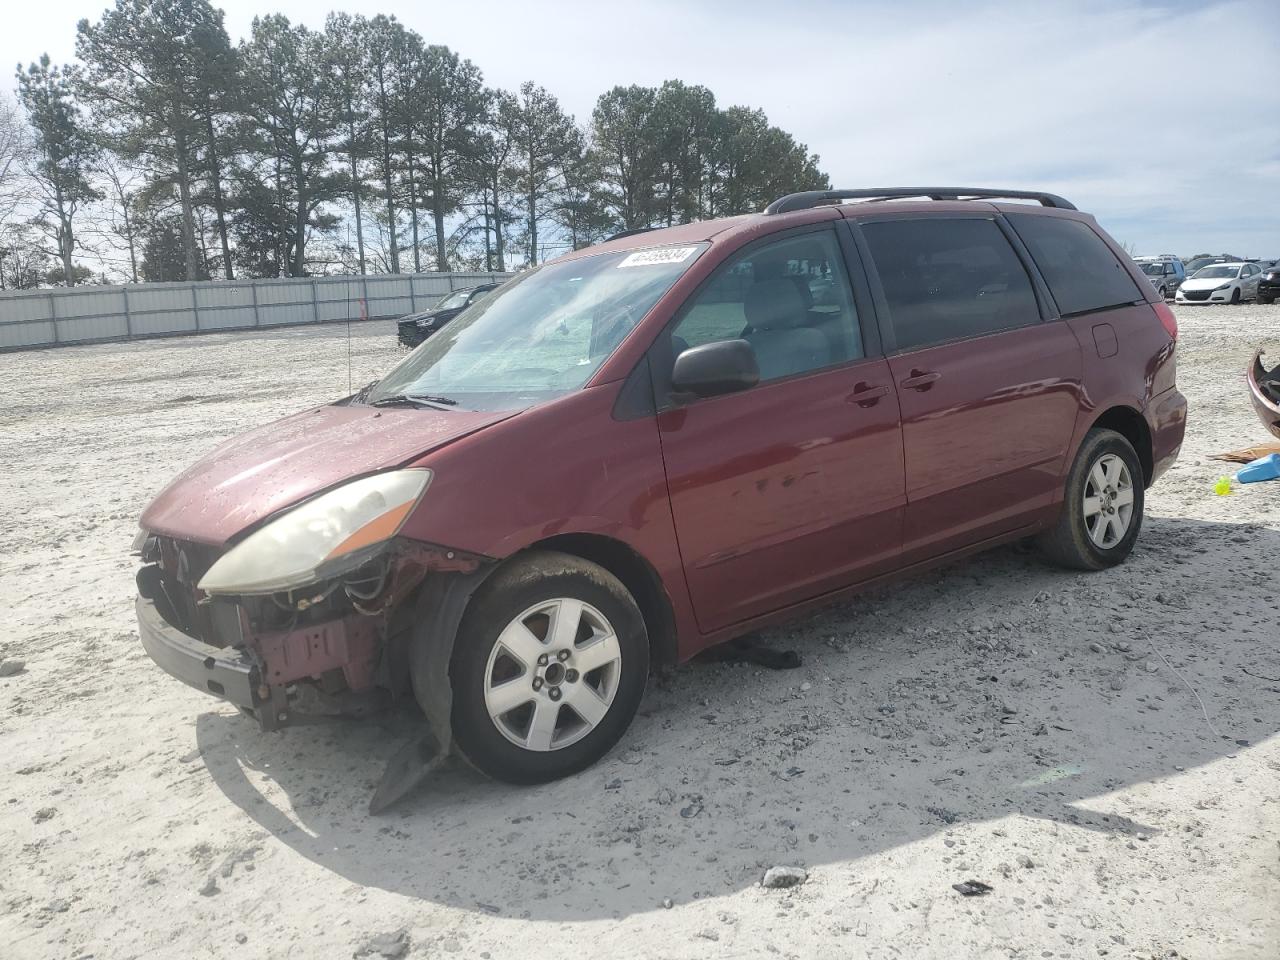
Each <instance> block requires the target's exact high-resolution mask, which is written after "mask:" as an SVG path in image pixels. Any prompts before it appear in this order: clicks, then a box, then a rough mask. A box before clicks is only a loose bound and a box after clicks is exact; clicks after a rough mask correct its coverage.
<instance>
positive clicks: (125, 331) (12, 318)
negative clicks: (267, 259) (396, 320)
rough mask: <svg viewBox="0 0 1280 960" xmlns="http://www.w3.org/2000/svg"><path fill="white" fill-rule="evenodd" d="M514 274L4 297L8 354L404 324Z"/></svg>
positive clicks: (0, 303)
mask: <svg viewBox="0 0 1280 960" xmlns="http://www.w3.org/2000/svg"><path fill="white" fill-rule="evenodd" d="M509 276H510V274H507V273H488V272H485V273H414V274H378V275H376V276H370V277H303V278H299V279H293V280H208V281H200V282H195V283H142V284H127V285H124V286H119V287H87V286H86V287H57V288H52V289H47V290H13V291H0V351H4V350H22V349H26V348H30V347H47V346H59V345H63V344H72V343H94V342H100V341H104V340H129V339H135V338H140V337H164V336H176V335H181V334H191V333H204V332H209V331H228V330H246V329H248V330H252V329H255V328H262V327H281V326H288V325H291V324H300V323H324V322H327V321H334V320H346V319H348V318H350V319H352V320H359V319H364V318H370V319H376V318H379V317H396V316H400V315H402V314H406V313H412V312H413V311H415V310H426V309H428V308H429V307H431V306H432V305H433V304H434V303H436V302H437V301H438V300H439V299H440V298H441V297H443V296H445V295H446V294H448V293H449V292H450V291H452V290H462V289H464V288H466V287H474V286H475V285H476V284H479V283H487V282H489V281H501V280H504V279H506V278H507V277H509Z"/></svg>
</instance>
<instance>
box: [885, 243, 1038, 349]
mask: <svg viewBox="0 0 1280 960" xmlns="http://www.w3.org/2000/svg"><path fill="white" fill-rule="evenodd" d="M862 231H863V234H864V236H865V237H866V239H867V244H868V245H869V246H870V247H871V257H872V259H873V260H874V261H875V265H876V271H877V272H878V273H879V275H880V283H881V285H882V286H883V287H884V295H885V300H886V301H887V302H888V305H889V316H890V319H891V320H892V322H893V331H894V335H895V336H896V338H897V341H898V349H899V350H915V349H918V348H921V347H926V346H929V345H931V344H935V343H944V342H946V341H948V340H958V339H964V338H968V337H980V336H985V335H986V334H990V333H998V332H1000V331H1001V330H1012V329H1014V328H1016V327H1025V326H1027V325H1028V324H1031V323H1038V322H1039V321H1040V309H1039V307H1038V305H1037V304H1036V296H1035V292H1034V291H1033V290H1032V288H1031V279H1030V278H1029V277H1028V276H1027V271H1026V269H1025V268H1024V267H1023V266H1022V261H1020V260H1019V259H1018V255H1017V254H1016V253H1014V251H1013V248H1012V247H1011V246H1009V241H1008V240H1006V239H1005V236H1004V234H1003V233H1002V232H1001V230H1000V228H999V227H998V226H997V225H996V224H995V222H994V221H991V220H963V219H955V218H938V219H936V220H930V219H911V220H887V221H883V222H880V223H867V224H864V225H863V227H862Z"/></svg>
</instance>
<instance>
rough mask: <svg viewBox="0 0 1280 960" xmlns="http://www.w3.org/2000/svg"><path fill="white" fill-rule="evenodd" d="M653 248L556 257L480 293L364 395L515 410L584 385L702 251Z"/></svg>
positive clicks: (695, 246) (698, 246)
mask: <svg viewBox="0 0 1280 960" xmlns="http://www.w3.org/2000/svg"><path fill="white" fill-rule="evenodd" d="M706 246H707V245H706V244H705V243H694V244H686V245H682V246H667V247H651V248H648V249H644V250H631V251H621V252H618V253H601V254H596V255H595V256H589V257H580V258H578V259H575V260H562V261H556V262H552V263H548V264H544V265H543V266H541V267H538V268H536V269H533V270H530V271H528V272H527V273H525V274H523V275H522V276H520V277H518V278H516V279H515V280H513V281H511V282H510V283H507V284H504V285H503V286H501V287H499V288H498V289H497V290H494V291H492V292H491V293H489V294H488V295H487V296H484V297H482V298H480V299H479V300H478V301H477V302H475V303H473V304H472V305H471V307H470V308H468V309H467V310H466V311H464V312H463V313H462V314H460V315H459V317H458V319H457V320H455V321H453V322H452V323H450V324H449V325H448V326H446V327H444V329H443V330H441V331H440V332H439V333H437V334H436V335H435V336H433V337H431V338H429V339H428V340H427V341H426V342H425V343H423V345H422V346H420V347H419V348H418V349H417V350H415V351H414V352H413V353H411V354H409V356H408V357H406V358H405V359H404V360H403V361H401V362H400V363H399V364H398V365H396V366H395V367H393V368H392V370H391V372H390V373H388V374H387V375H386V376H385V377H384V378H383V379H382V380H380V381H378V383H377V384H375V385H374V387H373V388H372V390H370V391H369V393H368V394H367V395H366V396H365V400H366V402H369V403H377V402H379V401H382V400H387V399H389V398H391V397H396V396H418V397H430V398H433V399H434V400H435V401H441V402H443V403H445V404H448V405H452V406H457V407H459V408H461V409H468V410H518V409H522V408H524V407H529V406H532V405H533V404H535V403H541V402H543V401H546V400H551V399H554V398H556V397H558V396H562V395H563V394H566V393H570V392H572V391H574V390H578V389H580V388H581V387H582V386H584V385H585V384H586V382H587V381H588V380H589V379H591V375H592V374H594V373H595V372H596V370H598V369H599V368H600V365H601V364H602V363H604V361H605V359H606V358H607V357H608V356H609V354H611V353H612V352H613V351H614V349H615V348H617V346H618V344H620V343H622V340H623V338H624V337H626V335H627V334H628V333H630V332H631V331H632V330H633V329H634V328H635V326H636V324H638V323H639V322H640V319H641V318H642V317H643V316H644V315H645V314H646V313H648V312H649V310H650V308H652V307H653V305H654V304H655V303H657V301H658V298H659V297H661V296H662V295H663V294H664V293H666V292H667V291H668V290H669V289H670V288H671V285H672V284H674V283H675V282H676V280H677V279H678V278H679V277H680V275H681V274H683V273H684V272H685V271H686V270H687V269H689V267H690V266H691V265H692V264H693V262H694V261H695V260H696V259H697V258H698V257H699V256H700V255H701V254H702V252H703V251H704V250H705V249H706Z"/></svg>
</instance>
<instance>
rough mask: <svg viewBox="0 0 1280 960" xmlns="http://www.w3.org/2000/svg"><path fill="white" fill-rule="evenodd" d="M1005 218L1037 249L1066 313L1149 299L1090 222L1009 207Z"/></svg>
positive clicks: (1038, 261)
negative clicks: (1012, 210) (1010, 210)
mask: <svg viewBox="0 0 1280 960" xmlns="http://www.w3.org/2000/svg"><path fill="white" fill-rule="evenodd" d="M1005 219H1007V220H1008V221H1009V223H1010V224H1011V225H1012V226H1013V229H1014V230H1016V231H1017V232H1018V236H1020V237H1021V238H1022V242H1023V243H1025V244H1026V245H1027V248H1028V249H1029V250H1030V251H1031V256H1032V257H1033V258H1034V259H1035V261H1036V266H1038V267H1039V268H1040V272H1041V273H1042V274H1044V279H1045V282H1046V283H1048V284H1049V292H1050V293H1052V294H1053V299H1054V300H1056V301H1057V303H1058V309H1059V310H1061V311H1062V312H1063V313H1064V314H1074V313H1088V312H1089V311H1091V310H1103V309H1106V308H1107V307H1117V306H1121V305H1123V304H1126V303H1133V302H1134V301H1136V300H1144V299H1146V298H1145V296H1144V295H1143V293H1142V291H1141V290H1139V289H1138V286H1137V284H1135V283H1134V282H1133V277H1132V276H1130V275H1129V271H1128V270H1127V269H1125V266H1124V264H1122V263H1121V262H1120V260H1119V259H1118V258H1117V257H1116V255H1115V254H1114V253H1112V252H1111V248H1110V247H1108V246H1107V245H1106V243H1104V242H1103V240H1102V238H1101V237H1100V236H1098V235H1097V234H1096V233H1094V232H1093V229H1092V228H1091V227H1090V226H1089V225H1088V224H1087V223H1082V222H1081V221H1079V220H1065V219H1061V218H1059V217H1045V216H1037V215H1034V214H1025V213H1009V214H1006V215H1005Z"/></svg>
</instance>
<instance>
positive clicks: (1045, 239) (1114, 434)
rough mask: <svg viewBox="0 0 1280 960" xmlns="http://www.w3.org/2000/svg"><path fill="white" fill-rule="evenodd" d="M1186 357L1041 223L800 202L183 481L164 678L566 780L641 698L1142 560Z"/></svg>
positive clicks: (523, 297) (1100, 260)
mask: <svg viewBox="0 0 1280 960" xmlns="http://www.w3.org/2000/svg"><path fill="white" fill-rule="evenodd" d="M922 198H932V199H922ZM1005 198H1007V199H1020V200H1036V201H1039V204H1040V205H1039V206H1031V205H1029V204H1027V203H1022V202H1015V203H1001V202H997V201H998V200H1000V199H1005ZM872 199H875V200H880V201H884V202H845V201H855V200H857V201H861V200H872ZM814 281H821V282H819V283H814ZM815 288H816V289H815ZM1177 332H1178V329H1177V321H1176V319H1175V317H1174V314H1173V311H1172V309H1171V308H1170V307H1169V306H1168V305H1167V304H1165V303H1164V302H1163V301H1161V300H1160V299H1159V297H1158V296H1157V294H1156V291H1155V290H1153V289H1152V287H1151V284H1150V283H1148V282H1147V280H1146V277H1145V275H1144V274H1143V273H1142V271H1141V270H1139V269H1138V268H1137V266H1136V265H1135V264H1134V263H1133V261H1132V260H1131V259H1129V257H1128V256H1127V255H1126V254H1125V253H1124V251H1123V250H1122V249H1121V248H1120V246H1119V245H1118V244H1116V242H1115V241H1114V240H1112V239H1111V238H1110V237H1109V236H1107V234H1106V233H1104V232H1103V231H1102V229H1101V228H1100V227H1099V226H1098V224H1097V223H1096V221H1095V220H1094V218H1093V217H1091V216H1089V215H1088V214H1085V213H1081V212H1079V211H1078V210H1077V209H1076V208H1075V207H1074V206H1073V205H1072V204H1070V203H1069V202H1068V201H1066V200H1064V199H1062V198H1061V197H1057V196H1054V195H1052V194H1044V193H1030V192H1024V191H1007V190H983V189H970V188H965V189H960V188H929V187H925V188H920V187H904V188H898V189H890V190H884V189H880V190H830V191H810V192H805V193H797V194H790V195H788V196H785V197H782V198H780V199H778V200H775V201H774V202H773V203H771V204H770V205H769V206H768V207H767V208H766V209H765V211H764V212H763V213H759V214H753V215H749V216H741V217H733V218H730V219H725V220H713V221H709V222H703V223H690V224H685V225H682V226H675V227H669V228H665V229H660V230H655V231H651V232H647V233H644V234H638V235H631V236H627V237H623V238H620V239H616V240H613V241H610V242H607V243H603V244H600V245H598V246H595V247H589V248H586V249H583V250H577V251H574V252H572V253H569V254H567V255H565V256H563V257H561V258H559V259H558V260H554V261H551V262H549V263H544V264H541V265H539V266H537V267H534V268H532V269H530V270H527V271H525V272H524V273H523V274H521V275H520V276H519V277H518V278H516V279H515V280H513V281H511V282H510V283H507V284H504V285H503V286H502V287H501V288H499V289H498V290H497V291H495V292H494V293H492V294H491V295H490V296H489V297H487V298H486V299H485V300H484V301H482V302H481V303H478V304H476V305H474V306H473V307H472V308H470V309H468V310H466V312H465V313H463V314H462V316H461V317H459V318H458V319H457V320H455V321H454V322H453V324H452V326H450V328H449V333H448V334H447V335H446V336H442V337H432V338H430V339H428V340H427V341H426V342H425V343H424V344H423V345H422V346H421V347H420V348H418V349H417V350H415V351H413V352H412V353H410V354H409V355H408V356H407V357H405V358H404V359H403V360H401V361H400V363H398V364H397V365H396V366H395V367H393V368H392V369H391V370H390V371H389V372H388V373H387V374H386V376H384V377H383V378H382V379H381V380H378V381H377V382H375V383H372V384H370V385H369V386H368V387H366V388H364V389H362V390H360V391H358V392H357V393H355V394H354V395H352V396H349V397H345V398H343V399H341V400H338V401H336V402H334V403H330V404H326V405H322V406H318V407H315V408H313V409H311V410H307V411H304V412H302V413H299V414H296V415H294V416H293V417H290V418H287V419H285V420H282V421H279V422H277V423H274V424H270V425H267V426H263V427H260V428H258V429H257V430H255V431H253V432H250V433H248V434H245V435H243V436H240V437H238V438H235V439H233V440H230V441H228V442H227V443H226V444H224V445H222V446H221V447H219V448H217V449H216V450H214V451H213V452H211V453H209V454H207V455H206V456H205V457H204V458H203V459H201V460H200V461H198V462H197V463H196V464H194V465H193V466H191V467H189V468H188V469H187V470H186V471H185V472H184V473H182V474H180V475H179V476H178V477H177V478H176V479H174V480H173V481H172V482H171V483H170V484H169V485H168V486H167V487H166V488H165V489H164V490H163V491H162V492H161V493H160V494H159V495H158V496H157V497H156V499H155V500H154V501H153V502H152V503H151V505H150V506H149V507H147V509H146V511H145V513H144V514H143V515H142V519H141V528H142V529H141V531H140V533H139V537H138V539H137V541H136V542H135V548H136V550H137V552H138V553H139V555H140V557H141V560H142V567H141V569H140V570H139V572H138V578H137V582H138V590H139V596H138V599H137V613H138V619H139V624H140V632H141V639H142V645H143V646H144V647H145V649H146V650H147V652H148V653H149V654H150V655H151V657H152V658H153V659H154V660H155V661H156V662H157V663H158V664H159V665H160V666H161V667H162V668H164V669H165V670H167V671H169V672H170V673H172V674H173V675H174V676H176V677H177V678H179V679H181V680H183V681H184V682H186V683H188V684H191V685H192V686H194V687H196V688H197V689H199V690H201V691H203V692H205V693H208V694H212V695H214V696H217V697H221V698H222V699H223V700H226V701H230V702H231V703H234V704H236V705H238V706H239V707H241V708H243V709H244V710H245V711H246V712H248V713H250V714H251V715H252V716H255V717H256V718H257V719H258V722H259V723H260V725H261V726H262V728H263V729H267V730H271V729H276V728H278V727H281V726H285V725H288V724H289V723H291V722H294V721H295V720H296V719H305V714H306V711H307V708H308V706H309V705H312V706H316V705H318V706H320V707H321V708H322V709H323V707H324V706H325V705H329V706H330V709H332V705H333V704H350V703H352V702H353V701H359V699H360V698H361V697H372V696H375V695H381V696H382V697H385V696H386V695H387V692H388V691H390V693H391V694H393V695H395V696H412V697H416V699H417V701H418V703H419V704H420V705H421V707H422V710H423V712H424V713H425V715H426V717H427V722H428V723H429V725H430V726H431V728H432V730H433V731H434V733H435V738H436V739H437V741H438V742H440V743H442V744H452V745H453V746H454V748H455V749H456V750H457V751H459V752H460V753H461V754H462V755H463V756H464V757H465V758H466V759H467V760H469V761H470V762H471V764H472V765H474V766H475V767H476V768H478V769H479V770H481V771H483V772H484V773H487V774H489V775H491V776H493V777H497V778H499V779H503V780H509V781H512V782H517V783H535V782H541V781H547V780H552V779H555V778H557V777H562V776H566V775H568V774H572V773H574V772H576V771H579V770H582V769H583V768H585V767H586V766H588V765H589V764H591V763H593V762H595V761H596V760H597V759H599V758H600V757H601V756H602V755H603V754H604V753H605V752H606V751H608V750H609V749H610V748H611V747H612V746H613V745H614V744H615V743H616V742H617V741H618V740H619V739H620V738H621V737H622V736H623V734H624V733H625V732H626V730H627V727H628V725H629V724H630V723H631V720H632V718H633V716H634V715H635V712H636V709H637V707H638V706H639V705H640V700H641V696H642V694H643V692H644V688H645V684H646V682H647V678H648V674H649V669H650V666H651V665H653V666H660V665H663V664H669V663H673V662H678V661H683V660H687V659H688V658H690V657H692V656H694V655H695V654H697V653H698V652H699V651H701V650H703V649H705V648H707V647H708V646H710V645H712V644H715V643H718V642H722V641H725V640H729V639H731V638H733V637H737V636H741V635H744V634H748V633H750V632H752V631H754V630H758V629H760V628H761V627H763V626H765V625H767V624H770V623H776V622H780V621H783V620H786V619H789V618H793V617H795V616H796V615H797V614H800V613H802V612H805V611H808V610H812V609H814V608H815V607H817V606H818V605H822V604H828V603H830V602H832V601H834V600H838V599H841V598H844V597H847V596H849V595H851V594H852V593H854V592H855V591H859V590H865V589H867V588H870V587H875V586H879V585H880V584H882V583H883V582H884V581H885V580H886V579H887V578H889V577H891V576H902V575H910V574H915V573H919V572H920V571H922V570H925V569H929V568H931V567H933V566H936V565H938V564H940V563H944V562H946V561H949V560H953V559H955V558H958V557H961V556H964V555H966V554H969V553H973V552H976V551H979V550H984V549H987V548H990V547H994V546H997V545H999V544H1004V543H1009V542H1013V541H1017V540H1022V539H1024V538H1026V537H1036V538H1037V541H1038V543H1039V545H1040V548H1041V549H1042V550H1043V552H1044V554H1045V555H1046V557H1047V558H1048V559H1050V560H1052V561H1053V562H1055V563H1057V564H1059V565H1062V566H1065V567H1068V568H1073V569H1076V570H1087V571H1098V570H1103V569H1106V568H1109V567H1113V566H1115V565H1116V564H1119V563H1121V562H1122V561H1124V560H1125V558H1126V557H1128V556H1129V554H1130V551H1131V550H1132V549H1133V545H1134V542H1135V540H1136V539H1137V537H1138V534H1139V530H1140V528H1141V526H1142V518H1143V504H1144V497H1145V491H1146V489H1147V488H1148V487H1150V486H1151V484H1153V483H1154V482H1155V481H1156V480H1157V479H1158V478H1159V477H1160V475H1161V474H1162V473H1163V472H1164V471H1165V470H1166V469H1167V468H1168V467H1169V466H1170V465H1171V464H1172V463H1173V462H1174V460H1175V458H1176V457H1177V456H1178V452H1179V450H1180V448H1181V445H1182V440H1183V432H1184V429H1185V422H1186V409H1187V404H1186V400H1185V399H1184V398H1183V396H1182V394H1181V393H1180V392H1179V391H1178V388H1177V386H1176V383H1175V362H1174V355H1175V349H1176V341H1177ZM1133 584H1134V589H1135V590H1141V589H1142V585H1141V583H1140V582H1139V581H1138V580H1136V579H1135V580H1134V581H1133ZM655 728H656V725H655ZM650 735H655V734H654V731H653V730H651V731H650ZM282 749H287V748H286V747H283V746H282Z"/></svg>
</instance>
